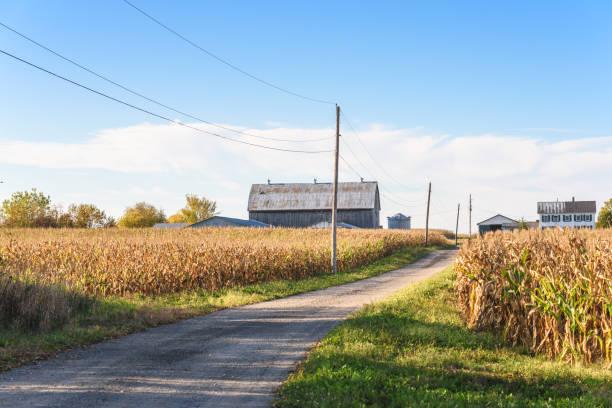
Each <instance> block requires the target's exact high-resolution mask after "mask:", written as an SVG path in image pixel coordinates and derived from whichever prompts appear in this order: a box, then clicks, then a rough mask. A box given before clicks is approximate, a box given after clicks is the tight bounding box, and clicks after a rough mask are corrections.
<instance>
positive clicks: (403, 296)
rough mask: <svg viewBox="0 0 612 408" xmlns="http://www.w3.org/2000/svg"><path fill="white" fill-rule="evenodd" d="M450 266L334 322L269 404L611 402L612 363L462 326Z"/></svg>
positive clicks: (558, 404)
mask: <svg viewBox="0 0 612 408" xmlns="http://www.w3.org/2000/svg"><path fill="white" fill-rule="evenodd" d="M454 281H455V274H454V273H453V271H452V269H450V268H449V269H447V270H446V271H444V272H442V273H441V274H439V275H437V276H435V277H433V278H431V279H429V280H427V281H425V282H422V283H420V284H418V285H415V286H413V287H410V288H408V289H406V290H404V291H402V292H401V293H400V294H399V295H396V296H394V297H393V298H391V299H389V300H387V301H384V302H381V303H376V304H373V305H370V306H368V307H366V308H365V309H363V310H362V311H360V312H359V313H357V314H356V315H355V316H354V317H352V318H351V319H349V320H347V321H346V322H344V323H343V324H341V325H340V326H338V327H337V328H336V329H334V330H333V331H332V332H331V333H330V334H329V335H328V336H327V337H325V339H324V340H323V341H322V342H321V343H320V345H319V346H317V347H316V348H315V349H314V350H313V351H312V352H311V353H310V355H309V357H308V359H307V360H306V362H305V363H304V364H303V365H302V366H301V367H300V369H299V370H298V371H297V372H296V373H294V374H293V375H292V376H291V377H290V378H289V380H288V381H287V382H286V383H285V384H284V385H283V387H282V388H281V389H280V391H279V394H278V397H277V401H276V406H277V407H360V406H379V407H433V406H435V407H468V406H470V407H471V406H484V407H610V406H612V372H610V371H609V370H606V369H605V368H603V367H599V366H591V367H580V366H574V367H571V366H568V365H566V364H564V363H562V362H558V361H548V360H545V359H544V358H540V357H534V356H532V355H530V354H529V353H528V352H527V351H526V350H525V349H522V348H514V347H511V346H508V345H507V344H506V343H504V342H503V340H502V339H501V337H499V336H497V335H495V334H493V333H489V332H473V331H470V330H468V329H467V328H466V327H465V325H464V324H463V321H462V319H461V316H460V313H459V311H458V309H457V307H456V295H455V293H454V289H453V285H454Z"/></svg>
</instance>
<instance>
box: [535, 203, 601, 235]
mask: <svg viewBox="0 0 612 408" xmlns="http://www.w3.org/2000/svg"><path fill="white" fill-rule="evenodd" d="M596 213H597V205H596V202H595V201H576V200H575V199H574V198H573V197H572V201H543V202H538V215H539V216H540V228H542V229H546V228H588V229H593V228H595V214H596Z"/></svg>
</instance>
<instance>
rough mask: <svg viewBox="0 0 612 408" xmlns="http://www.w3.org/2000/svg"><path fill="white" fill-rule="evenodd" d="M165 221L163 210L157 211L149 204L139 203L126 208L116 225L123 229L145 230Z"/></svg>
mask: <svg viewBox="0 0 612 408" xmlns="http://www.w3.org/2000/svg"><path fill="white" fill-rule="evenodd" d="M165 221H166V215H165V214H164V212H163V210H160V209H157V208H155V207H154V206H152V205H151V204H148V203H145V202H140V203H136V204H135V205H134V206H133V207H128V208H126V209H125V212H124V213H123V216H122V217H121V218H120V219H119V222H118V223H117V224H118V225H119V226H120V227H124V228H146V227H152V226H153V225H155V224H157V223H159V222H165Z"/></svg>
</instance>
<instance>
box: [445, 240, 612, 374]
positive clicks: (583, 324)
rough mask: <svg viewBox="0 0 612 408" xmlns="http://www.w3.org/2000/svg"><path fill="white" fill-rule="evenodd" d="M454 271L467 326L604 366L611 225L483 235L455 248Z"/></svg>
mask: <svg viewBox="0 0 612 408" xmlns="http://www.w3.org/2000/svg"><path fill="white" fill-rule="evenodd" d="M456 271H457V291H458V298H459V303H460V306H461V308H462V310H463V313H464V316H465V319H466V321H467V324H468V326H469V327H471V328H473V329H477V330H478V329H491V328H492V329H498V330H502V332H503V333H504V335H505V336H506V337H507V338H508V339H509V340H510V341H512V342H513V343H515V344H522V345H525V346H527V347H529V348H530V349H531V350H532V351H533V352H536V353H544V354H546V355H547V356H549V357H551V358H560V359H563V360H566V361H568V362H584V363H592V362H603V363H604V364H607V365H608V367H612V230H594V231H592V230H544V231H538V230H529V231H522V232H513V233H501V232H497V233H492V234H486V235H485V236H484V237H481V238H476V239H473V240H471V242H469V243H466V244H465V245H464V246H463V247H462V248H461V251H460V252H459V256H458V259H457V264H456Z"/></svg>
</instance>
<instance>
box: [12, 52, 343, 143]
mask: <svg viewBox="0 0 612 408" xmlns="http://www.w3.org/2000/svg"><path fill="white" fill-rule="evenodd" d="M0 53H2V54H4V55H6V56H8V57H10V58H13V59H14V60H16V61H19V62H21V63H23V64H26V65H29V66H30V67H32V68H36V69H38V70H39V71H42V72H45V73H47V74H49V75H51V76H54V77H56V78H58V79H61V80H63V81H65V82H68V83H70V84H72V85H75V86H77V87H79V88H82V89H85V90H87V91H89V92H92V93H94V94H97V95H99V96H102V97H104V98H106V99H109V100H111V101H114V102H117V103H119V104H121V105H124V106H127V107H129V108H132V109H134V110H137V111H140V112H143V113H146V114H147V115H150V116H153V117H156V118H159V119H162V120H165V121H167V122H170V123H173V124H176V125H179V126H183V127H186V128H189V129H192V130H195V131H198V132H201V133H205V134H208V135H211V136H214V137H217V138H220V139H224V140H227V141H231V142H234V143H239V144H243V145H248V146H252V147H257V148H261V149H268V150H276V151H282V152H290V153H305V154H318V153H330V152H332V150H297V149H285V148H280V147H273V146H266V145H260V144H257V143H250V142H246V141H244V140H238V139H232V138H231V137H227V136H224V135H220V134H218V133H214V132H210V131H207V130H204V129H200V128H197V127H195V126H191V125H188V124H186V123H182V122H180V121H177V120H174V119H170V118H168V117H166V116H163V115H160V114H158V113H155V112H152V111H149V110H147V109H144V108H141V107H139V106H136V105H133V104H131V103H129V102H125V101H123V100H121V99H118V98H115V97H113V96H110V95H107V94H105V93H103V92H100V91H97V90H95V89H93V88H90V87H88V86H86V85H83V84H80V83H78V82H76V81H73V80H71V79H68V78H66V77H64V76H62V75H59V74H56V73H55V72H52V71H50V70H48V69H45V68H43V67H41V66H39V65H36V64H34V63H32V62H29V61H27V60H25V59H23V58H20V57H18V56H16V55H13V54H11V53H9V52H7V51H4V50H2V49H0Z"/></svg>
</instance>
